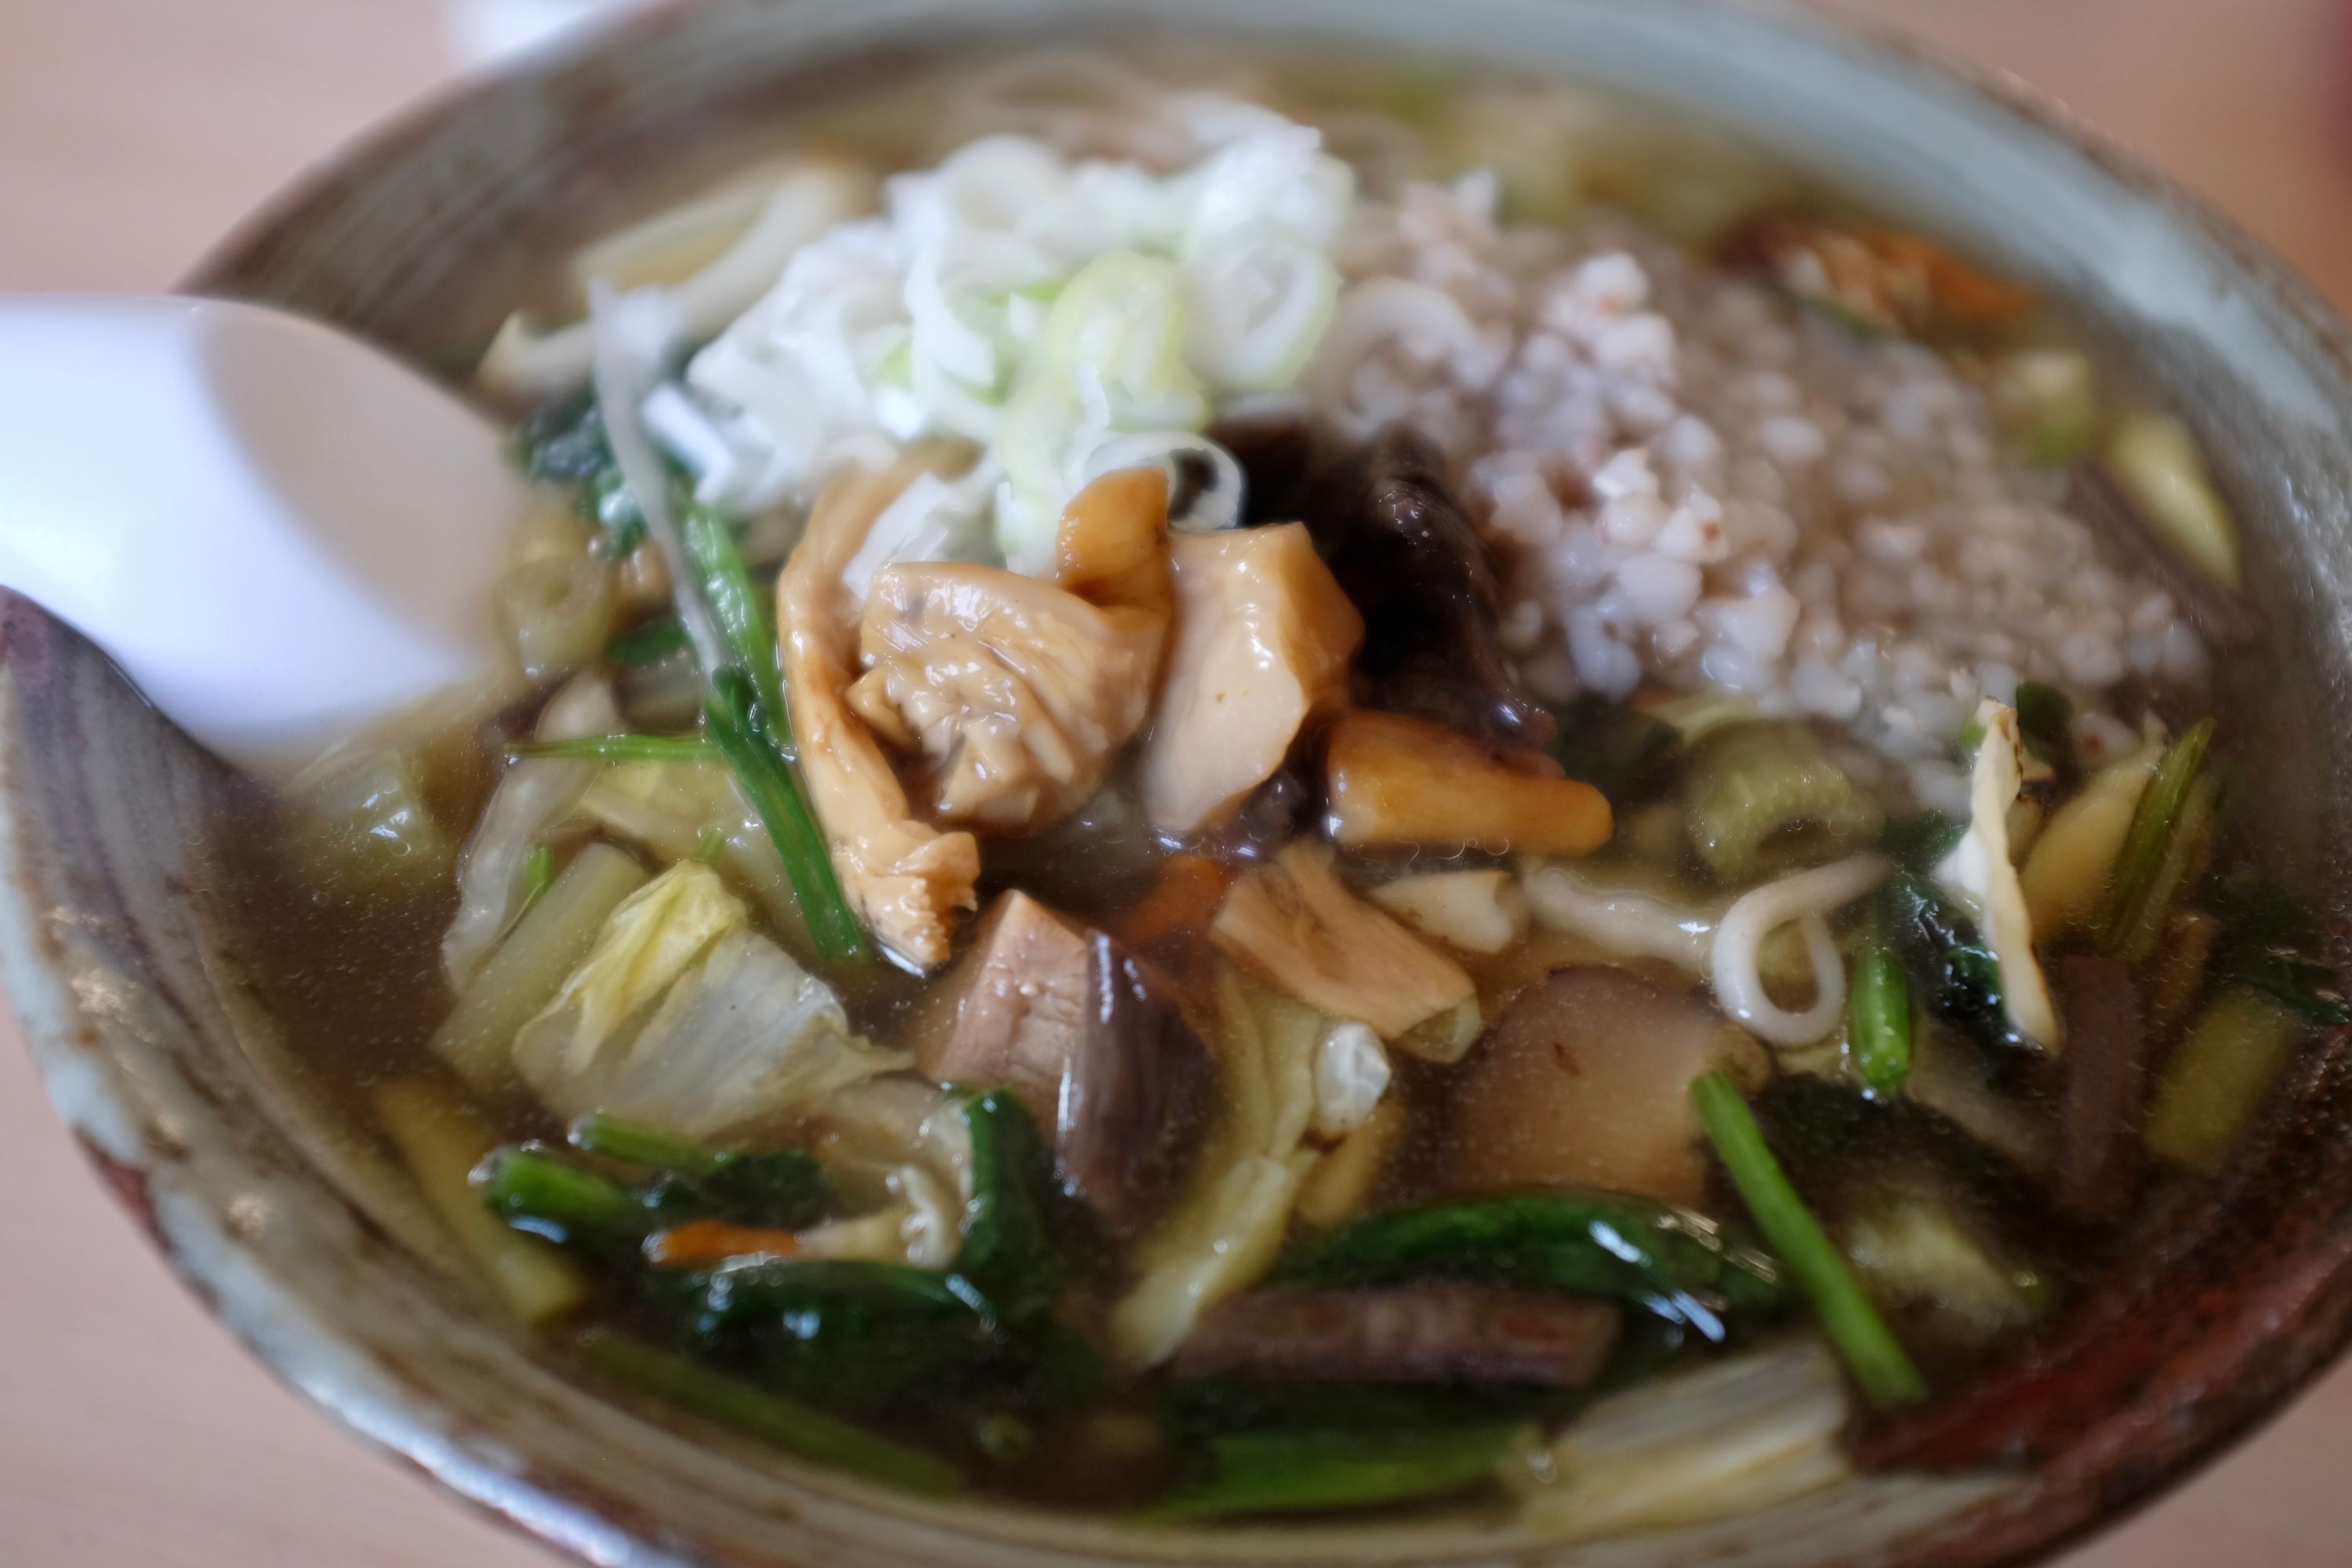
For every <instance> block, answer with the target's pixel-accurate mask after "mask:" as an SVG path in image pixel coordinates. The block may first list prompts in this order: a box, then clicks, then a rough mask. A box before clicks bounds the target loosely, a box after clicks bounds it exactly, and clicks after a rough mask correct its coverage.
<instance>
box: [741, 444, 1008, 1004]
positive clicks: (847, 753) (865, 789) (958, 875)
mask: <svg viewBox="0 0 2352 1568" xmlns="http://www.w3.org/2000/svg"><path fill="white" fill-rule="evenodd" d="M950 451H951V449H950V448H941V447H916V448H913V449H910V450H909V451H908V454H907V455H906V456H905V457H904V458H900V459H899V461H898V463H897V464H895V465H893V466H892V467H891V468H887V469H882V470H878V471H877V470H875V469H870V468H856V467H852V468H847V469H845V471H844V472H843V473H842V474H841V475H840V476H839V477H838V478H836V479H835V480H834V481H833V482H832V483H831V484H829V485H827V486H826V487H825V489H824V494H823V495H821V496H819V497H818V498H817V502H816V506H815V508H814V510H812V511H811V512H810V514H809V522H808V531H806V532H805V533H804V534H803V535H802V538H801V542H800V546H799V548H798V549H796V550H794V551H793V556H792V559H791V560H790V561H789V562H787V563H785V566H784V570H783V574H782V575H781V576H779V577H778V578H777V579H776V626H777V628H778V629H779V630H780V631H781V632H782V636H783V655H784V685H785V689H786V693H787V695H788V698H789V700H790V701H791V703H792V715H793V731H794V732H795V734H796V735H797V737H798V739H799V749H800V770H801V779H802V781H803V784H806V786H807V788H808V795H809V804H810V805H811V806H812V807H813V808H814V810H815V813H816V818H817V821H818V823H819V824H820V825H821V826H823V827H824V835H825V841H826V843H827V845H828V846H829V847H831V849H832V851H833V863H834V866H835V869H837V870H838V871H839V872H840V873H841V885H842V889H843V890H844V891H845V892H846V893H847V894H848V895H849V900H850V902H851V904H853V905H854V906H855V907H856V910H857V913H858V917H859V918H860V919H861V920H863V921H865V922H866V926H867V927H868V928H870V929H871V930H872V931H873V932H874V934H875V936H876V937H877V938H878V939H879V940H880V941H881V942H882V943H883V945H885V946H887V947H888V948H889V949H890V950H891V951H892V952H896V953H898V954H899V955H900V956H902V957H904V958H905V959H907V960H908V962H910V963H917V964H919V965H922V966H924V967H929V966H930V965H932V964H935V963H944V962H945V961H946V959H947V956H948V953H949V952H950V941H951V938H952V936H953V933H954V930H955V922H956V918H957V915H958V912H959V911H961V910H971V909H976V908H978V907H979V903H980V900H979V897H978V895H977V894H975V893H974V892H973V890H972V884H973V883H974V882H975V881H977V880H978V879H979V877H980V846H979V845H978V843H977V842H975V841H974V839H973V838H972V836H971V834H969V833H961V832H957V833H941V832H940V831H939V830H938V829H937V828H935V827H933V826H930V825H929V823H926V822H923V821H920V820H919V819H918V818H917V817H916V816H915V815H914V813H913V811H912V809H911V808H910V807H909V806H908V803H907V791H906V787H905V786H904V785H903V784H900V783H899V782H898V774H897V773H894V772H893V771H892V770H891V767H890V761H889V759H888V758H887V756H885V755H884V754H883V752H882V748H881V747H880V746H879V745H878V744H877V743H876V742H875V739H874V737H873V735H872V734H871V733H870V732H869V731H867V730H866V726H865V724H864V723H862V722H860V721H859V720H858V718H857V716H856V714H854V713H853V712H851V711H850V710H849V708H848V706H847V705H846V704H845V702H844V701H843V696H842V694H843V693H844V691H845V690H846V689H847V688H848V686H849V683H850V659H851V649H852V646H853V639H854V637H855V636H856V623H857V606H856V604H855V603H854V602H853V601H852V600H851V598H850V595H849V591H848V590H847V589H846V588H845V587H844V586H843V584H842V579H841V574H842V569H843V568H844V567H845V566H847V565H848V564H849V563H850V561H851V559H852V558H854V557H855V556H856V553H857V549H858V546H859V545H860V544H862V543H864V542H865V540H866V533H867V531H869V530H871V529H872V528H873V526H874V520H875V518H876V517H877V516H878V515H880V513H881V511H882V509H883V508H884V507H886V506H887V505H889V503H890V502H891V500H893V499H894V498H896V497H897V495H898V492H899V491H900V490H902V489H906V487H907V485H908V482H909V481H911V480H912V479H915V478H916V477H917V476H918V475H919V474H925V473H941V472H950V471H952V469H953V468H954V460H953V458H951V456H950Z"/></svg>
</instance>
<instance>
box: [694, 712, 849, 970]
mask: <svg viewBox="0 0 2352 1568" xmlns="http://www.w3.org/2000/svg"><path fill="white" fill-rule="evenodd" d="M750 686H751V679H750V678H749V677H748V676H746V675H745V674H744V673H743V672H742V671H741V670H739V669H733V668H729V669H722V670H719V671H716V672H715V673H714V674H713V675H712V676H711V678H710V687H711V692H710V706H709V709H708V710H707V713H706V717H707V719H708V721H709V726H710V735H711V739H713V740H714V741H716V742H719V751H721V752H724V753H725V754H726V757H727V763H728V765H729V766H730V767H732V768H733V769H734V770H735V776H736V778H737V779H738V780H740V782H741V783H742V785H743V790H744V793H745V794H747V795H750V796H751V804H752V805H754V806H756V807H757V808H758V809H759V813H760V820H761V821H762V822H764V823H766V824H767V826H768V837H770V838H772V839H773V840H774V841H775V845H776V853H777V854H778V855H780V856H782V858H783V862H784V870H785V872H786V874H788V875H789V876H790V877H791V878H792V882H793V892H795V893H797V894H798V895H799V896H800V902H801V915H802V918H803V919H804V920H806V921H808V928H809V936H810V938H811V940H813V941H814V942H815V943H816V950H817V952H819V953H820V954H821V955H822V956H824V957H825V958H828V959H832V960H835V961H836V962H838V961H840V960H844V959H849V958H855V957H856V956H857V954H858V953H859V952H862V951H864V948H865V937H864V933H863V932H861V931H859V930H858V926H857V916H856V914H855V913H853V912H852V911H851V910H850V908H849V898H848V895H847V894H845V893H844V892H843V891H842V890H841V879H840V877H839V876H837V875H836V874H835V871H834V868H833V855H832V852H831V851H830V850H828V849H827V848H826V847H825V843H824V835H823V834H821V833H819V832H818V831H817V826H816V819H815V818H814V817H813V816H810V815H809V808H808V802H807V801H806V800H804V799H803V798H802V796H801V792H800V788H799V786H798V785H796V784H794V783H793V776H792V774H791V773H790V772H789V771H788V769H787V764H786V763H785V762H784V759H783V757H782V754H781V753H780V752H778V751H777V750H776V749H775V748H774V747H772V746H771V745H769V744H768V743H767V742H766V740H765V739H764V738H763V737H762V736H761V734H760V731H759V729H758V725H757V722H756V721H755V720H754V719H753V717H752V696H751V690H750V689H749V688H750Z"/></svg>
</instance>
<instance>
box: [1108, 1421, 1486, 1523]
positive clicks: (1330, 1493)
mask: <svg viewBox="0 0 2352 1568" xmlns="http://www.w3.org/2000/svg"><path fill="white" fill-rule="evenodd" d="M1527 1441H1528V1429H1527V1428H1526V1427H1524V1426H1454V1427H1433V1428H1430V1429H1427V1430H1423V1431H1410V1430H1408V1431H1402V1432H1354V1431H1343V1430H1310V1431H1298V1432H1237V1433H1234V1434H1232V1435H1230V1436H1223V1437H1213V1438H1211V1439H1210V1440H1209V1444H1208V1458H1209V1466H1208V1469H1207V1471H1206V1473H1205V1474H1203V1475H1202V1477H1201V1479H1198V1480H1196V1481H1194V1482H1192V1483H1191V1484H1190V1485H1187V1486H1183V1487H1181V1488H1179V1489H1176V1490H1175V1491H1172V1492H1171V1493H1169V1494H1168V1495H1167V1496H1166V1497H1163V1498H1161V1499H1160V1500H1159V1501H1158V1502H1155V1503H1153V1504H1151V1505H1150V1507H1148V1508H1144V1509H1142V1510H1139V1511H1137V1512H1136V1513H1134V1514H1133V1515H1131V1516H1129V1517H1130V1518H1131V1520H1132V1521H1133V1522H1135V1523H1138V1524H1185V1523H1191V1522H1193V1521H1202V1520H1211V1519H1227V1518H1233V1517H1236V1516H1247V1515H1253V1514H1281V1513H1321V1512H1328V1511H1330V1510H1336V1509H1348V1508H1374V1507H1384V1506H1390V1505H1393V1504H1397V1503H1406V1502H1423V1501H1427V1500H1430V1499H1433V1498H1441V1497H1446V1496H1449V1495H1451V1494H1453V1493H1454V1492H1460V1491H1467V1490H1469V1489H1471V1488H1473V1487H1475V1486H1479V1485H1481V1484H1483V1483H1486V1482H1488V1481H1491V1480H1493V1479H1495V1478H1496V1474H1497V1472H1498V1468H1499V1467H1500V1466H1501V1464H1502V1462H1503V1459H1504V1458H1505V1457H1506V1456H1507V1455H1508V1454H1509V1453H1510V1451H1511V1450H1512V1448H1513V1447H1517V1446H1518V1445H1520V1444H1523V1443H1525V1442H1527Z"/></svg>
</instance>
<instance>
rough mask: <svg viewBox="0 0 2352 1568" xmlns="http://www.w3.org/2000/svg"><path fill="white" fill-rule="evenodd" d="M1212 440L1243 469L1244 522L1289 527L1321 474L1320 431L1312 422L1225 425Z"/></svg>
mask: <svg viewBox="0 0 2352 1568" xmlns="http://www.w3.org/2000/svg"><path fill="white" fill-rule="evenodd" d="M1209 439H1210V440H1212V441H1214V442H1215V443H1216V444H1217V445H1218V446H1220V447H1223V448H1224V449H1225V450H1226V451H1228V452H1230V453H1232V454H1233V458H1234V462H1236V463H1238V464H1240V465H1241V470H1242V521H1244V522H1245V523H1259V522H1285V521H1288V520H1289V519H1291V518H1293V517H1295V516H1297V509H1296V508H1294V507H1293V506H1292V504H1291V503H1292V502H1293V501H1294V500H1297V495H1298V487H1299V486H1300V485H1301V484H1302V483H1304V482H1305V480H1306V479H1307V475H1309V474H1310V473H1312V472H1314V469H1315V455H1316V454H1315V431H1314V428H1313V426H1310V425H1308V424H1307V421H1306V420H1304V419H1286V418H1280V417H1276V416H1264V417H1258V418H1250V419H1226V420H1221V421H1219V422H1218V423H1217V424H1215V425H1213V426H1210V427H1209Z"/></svg>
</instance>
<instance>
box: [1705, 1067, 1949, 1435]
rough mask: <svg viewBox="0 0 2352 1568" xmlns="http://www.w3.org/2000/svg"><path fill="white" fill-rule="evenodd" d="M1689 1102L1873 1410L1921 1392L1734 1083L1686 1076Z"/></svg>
mask: <svg viewBox="0 0 2352 1568" xmlns="http://www.w3.org/2000/svg"><path fill="white" fill-rule="evenodd" d="M1691 1102H1692V1103H1693V1104H1694V1105H1695V1106H1696V1107H1697V1110H1698V1116H1699V1122H1700V1124H1701V1125H1702V1126H1704V1127H1705V1128H1706V1135H1707V1140H1708V1142H1711V1143H1713V1144H1714V1145H1715V1152H1716V1153H1717V1156H1718V1157H1720V1158H1721V1159H1722V1161H1723V1166H1724V1169H1725V1170H1726V1171H1727V1173H1729V1174H1730V1176H1731V1181H1732V1184H1733V1185H1734V1186H1736V1187H1738V1189H1739V1195H1740V1196H1741V1197H1742V1198H1743V1199H1745V1200H1746V1201H1747V1204H1748V1213H1750V1214H1751V1215H1755V1217H1756V1223H1757V1225H1758V1226H1759V1227H1760V1228H1761V1229H1762V1230H1763V1232H1764V1235H1765V1237H1767V1238H1768V1239H1769V1241H1770V1242H1771V1244H1772V1246H1773V1247H1774V1248H1775V1249H1776V1250H1778V1251H1779V1253H1780V1256H1781V1257H1782V1258H1785V1259H1786V1260H1787V1261H1788V1266H1789V1270H1790V1273H1791V1274H1793V1275H1794V1276H1795V1277H1796V1279H1797V1283H1798V1285H1799V1286H1800V1287H1801V1288H1802V1289H1803V1290H1804V1292H1805V1294H1806V1296H1807V1297H1809V1298H1810V1299H1811V1301H1812V1303H1813V1310H1814V1311H1815V1312H1816V1313H1817V1314H1818V1315H1819V1316H1820V1318H1821V1321H1822V1329H1823V1330H1824V1331H1826V1332H1827V1333H1828V1334H1829V1336H1830V1341H1831V1342H1832V1343H1833V1344H1835V1345H1836V1346H1837V1348H1838V1352H1839V1353H1840V1354H1841V1355H1843V1357H1844V1358H1845V1362H1846V1365H1847V1366H1848V1367H1849V1368H1851V1369H1852V1371H1853V1376H1854V1381H1855V1383H1857V1384H1860V1385H1861V1388H1862V1392H1863V1396H1864V1398H1866V1399H1868V1400H1869V1401H1870V1403H1871V1404H1872V1405H1874V1406H1876V1407H1877V1408H1879V1409H1881V1410H1892V1409H1895V1408H1898V1407H1900V1406H1902V1405H1911V1404H1915V1403H1916V1402H1917V1401H1919V1400H1921V1399H1924V1398H1925V1397H1927V1382H1926V1380H1925V1379H1923V1378H1921V1377H1920V1375H1919V1370H1918V1368H1916V1367H1915V1366H1913V1365H1912V1364H1911V1358H1910V1356H1909V1355H1907V1354H1906V1353H1905V1352H1904V1349H1903V1346H1902V1345H1901V1344H1900V1343H1899V1342H1896V1340H1895V1335H1894V1334H1893V1332H1892V1331H1889V1330H1888V1328H1887V1326H1886V1322H1885V1319H1883V1318H1881V1317H1880V1316H1879V1315H1878V1309H1877V1308H1875V1307H1874V1306H1872V1305H1871V1304H1870V1299H1869V1298H1868V1297H1866V1296H1864V1294H1863V1293H1862V1288H1861V1287H1860V1286H1859V1285H1857V1284H1855V1283H1854V1279H1853V1274H1852V1273H1851V1272H1849V1271H1848V1270H1847V1268H1846V1264H1845V1259H1844V1258H1843V1257H1841V1256H1840V1255H1839V1253H1838V1250H1837V1248H1836V1247H1833V1246H1832V1245H1831V1242H1830V1238H1829V1237H1827V1236H1825V1235H1824V1234H1822V1227H1821V1225H1820V1223H1819V1222H1818V1221H1816V1220H1815V1219H1814V1218H1813V1216H1812V1215H1811V1213H1809V1212H1808V1211H1807V1210H1806V1208H1805V1205H1804V1203H1803V1201H1802V1200H1801V1199H1800V1198H1799V1197H1798V1196H1797V1191H1796V1189H1795V1188H1794V1187H1791V1186H1790V1184H1789V1178H1788V1176H1787V1175H1786V1174H1785V1173H1782V1171H1781V1169H1780V1162H1779V1161H1778V1160H1776V1159H1774V1158H1773V1157H1772V1151H1771V1150H1770V1148H1769V1147H1768V1146H1767V1145H1766V1144H1765V1142H1764V1131H1763V1129H1761V1128H1759V1126H1757V1124H1756V1118H1755V1116H1754V1115H1753V1114H1752V1113H1750V1111H1749V1110H1748V1102H1747V1101H1746V1100H1742V1099H1741V1098H1740V1096H1739V1090H1738V1088H1737V1087H1736V1086H1734V1085H1733V1083H1732V1081H1731V1080H1730V1079H1728V1078H1726V1077H1725V1076H1724V1075H1723V1074H1722V1073H1720V1072H1710V1073H1706V1074H1703V1075H1701V1076H1700V1077H1699V1078H1697V1079H1695V1080H1694V1081H1693V1082H1692V1084H1691Z"/></svg>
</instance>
